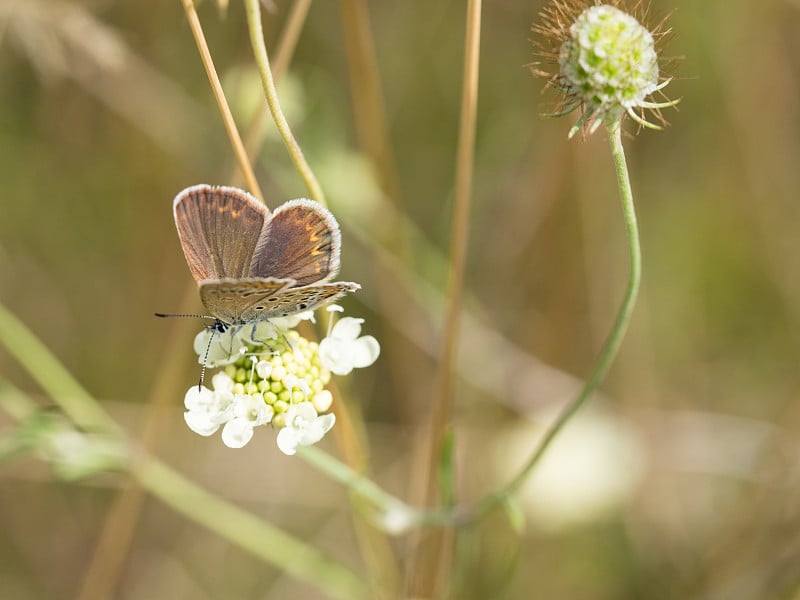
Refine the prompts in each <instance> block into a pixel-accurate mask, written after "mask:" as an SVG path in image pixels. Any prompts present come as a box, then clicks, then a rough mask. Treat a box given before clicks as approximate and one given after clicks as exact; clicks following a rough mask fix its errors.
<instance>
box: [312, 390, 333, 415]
mask: <svg viewBox="0 0 800 600" xmlns="http://www.w3.org/2000/svg"><path fill="white" fill-rule="evenodd" d="M311 404H313V405H314V408H315V409H316V410H317V412H319V413H324V412H325V411H327V410H328V409H329V408H330V407H331V404H333V394H331V392H330V390H320V391H319V392H317V393H316V394H314V397H313V398H312V399H311Z"/></svg>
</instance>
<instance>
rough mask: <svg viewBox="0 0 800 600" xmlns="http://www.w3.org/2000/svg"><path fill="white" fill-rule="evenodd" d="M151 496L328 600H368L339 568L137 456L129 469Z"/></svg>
mask: <svg viewBox="0 0 800 600" xmlns="http://www.w3.org/2000/svg"><path fill="white" fill-rule="evenodd" d="M133 474H134V476H135V477H136V478H137V480H138V481H139V482H140V483H141V484H142V485H143V486H144V487H145V488H146V489H147V490H148V491H149V492H150V493H151V494H153V495H154V496H156V497H158V498H160V499H161V500H162V501H163V502H164V503H165V504H167V505H169V506H171V507H172V508H174V509H175V510H176V511H177V512H179V513H181V514H183V515H184V516H186V517H188V518H189V519H191V520H193V521H195V522H197V523H199V524H200V525H202V526H203V527H206V528H207V529H209V530H211V531H213V532H215V533H217V534H219V535H220V536H221V537H223V538H225V539H227V540H230V541H231V542H232V543H235V544H236V545H237V546H239V547H240V548H243V549H245V550H247V551H248V552H250V553H252V554H253V555H255V556H257V557H258V558H260V559H262V560H263V561H264V562H267V563H271V564H273V565H276V566H277V567H279V568H280V569H281V570H283V571H285V572H286V573H288V574H290V575H292V576H294V577H296V578H297V579H299V580H302V581H305V582H307V583H310V584H311V585H313V586H314V587H315V588H317V589H319V590H324V592H325V593H326V594H327V595H330V596H332V597H334V598H343V599H350V598H369V597H371V595H370V589H369V586H368V584H367V583H366V582H365V581H363V580H362V579H361V578H360V577H358V576H357V575H356V574H355V573H353V572H352V571H350V570H349V569H348V568H347V567H345V566H344V565H343V564H340V563H338V562H336V561H334V560H333V559H331V558H329V557H327V556H325V555H323V554H322V553H320V552H319V551H318V550H316V549H314V548H313V547H311V546H309V545H307V544H304V543H302V542H300V541H298V540H296V539H295V538H293V537H291V536H289V535H288V534H286V533H284V532H283V531H281V530H280V529H278V528H277V527H273V526H272V525H270V524H269V523H267V522H265V521H263V520H261V519H259V518H257V517H255V516H254V515H252V514H250V513H248V512H247V511H245V510H242V509H241V508H239V507H237V506H235V505H233V504H231V503H229V502H226V501H225V500H222V499H221V498H218V497H217V496H214V495H213V494H211V493H209V492H207V491H205V490H204V489H202V488H201V487H199V486H197V485H195V484H194V483H192V482H191V481H189V480H188V479H185V478H184V477H183V476H182V475H180V474H179V473H177V472H176V471H174V470H172V469H171V468H170V467H168V466H167V465H165V464H164V463H162V462H160V461H157V460H155V459H151V458H147V457H145V458H143V459H142V460H141V461H140V462H139V463H138V464H137V465H135V467H134V469H133Z"/></svg>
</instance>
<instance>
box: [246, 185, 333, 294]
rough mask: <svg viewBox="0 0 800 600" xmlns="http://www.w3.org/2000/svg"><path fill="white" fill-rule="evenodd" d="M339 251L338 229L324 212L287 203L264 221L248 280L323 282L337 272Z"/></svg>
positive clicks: (311, 204)
mask: <svg viewBox="0 0 800 600" xmlns="http://www.w3.org/2000/svg"><path fill="white" fill-rule="evenodd" d="M340 247H341V234H340V233H339V225H338V224H337V223H336V220H335V219H334V218H333V215H332V214H331V213H330V212H329V211H328V210H327V209H326V208H324V207H322V206H320V204H318V203H317V202H313V201H311V200H302V199H301V200H291V201H289V202H286V203H285V204H282V205H281V206H279V207H278V208H277V209H275V212H274V213H272V215H271V216H270V218H269V219H268V220H267V223H266V225H265V227H264V237H263V240H262V243H261V244H260V245H259V248H258V249H257V250H256V255H255V257H254V259H253V266H252V268H251V270H250V276H251V277H277V278H292V279H294V280H295V281H296V282H297V284H296V285H297V286H303V285H308V284H312V283H317V282H321V281H327V280H329V279H331V278H332V277H333V276H334V275H336V273H337V272H338V270H339V251H340Z"/></svg>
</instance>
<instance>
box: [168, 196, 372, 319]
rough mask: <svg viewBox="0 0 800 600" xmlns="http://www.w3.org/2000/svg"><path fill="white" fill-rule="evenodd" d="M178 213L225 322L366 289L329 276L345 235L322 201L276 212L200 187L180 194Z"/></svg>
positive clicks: (207, 300)
mask: <svg viewBox="0 0 800 600" xmlns="http://www.w3.org/2000/svg"><path fill="white" fill-rule="evenodd" d="M173 212H174V215H175V226H176V227H177V229H178V237H179V238H180V242H181V247H182V248H183V254H184V255H185V256H186V262H187V263H188V265H189V270H190V271H191V273H192V276H193V277H194V279H195V281H196V282H197V285H198V289H199V291H200V300H201V302H202V303H203V305H204V306H205V307H206V308H207V309H208V311H209V312H210V313H211V315H212V316H213V317H214V318H215V319H217V320H218V323H219V324H221V325H223V326H238V325H245V324H248V323H256V322H258V321H265V320H268V319H272V318H275V317H286V316H289V315H293V314H296V313H299V312H303V311H307V310H313V309H315V308H318V307H320V306H322V305H323V304H326V303H327V302H330V301H333V300H336V299H337V298H340V297H342V296H344V295H345V294H346V293H347V292H354V291H356V290H357V289H359V288H360V287H361V286H360V285H359V284H357V283H353V282H347V281H337V282H331V281H330V280H331V279H333V277H335V276H336V273H337V272H338V271H339V253H340V251H341V234H340V232H339V225H338V223H337V222H336V219H335V218H334V217H333V215H332V214H331V212H330V211H329V210H327V209H326V208H324V207H323V206H321V205H320V204H319V203H317V202H313V201H311V200H305V199H299V200H290V201H289V202H286V203H285V204H282V205H281V206H279V207H278V208H276V209H275V211H274V212H270V211H269V209H268V208H267V207H266V206H265V205H264V204H263V203H261V202H259V201H258V200H257V199H256V198H254V197H253V196H251V195H250V194H248V193H247V192H245V191H244V190H240V189H238V188H234V187H221V186H220V187H214V186H210V185H195V186H192V187H189V188H186V189H185V190H183V191H181V192H180V193H179V194H178V195H177V196H176V197H175V201H174V203H173Z"/></svg>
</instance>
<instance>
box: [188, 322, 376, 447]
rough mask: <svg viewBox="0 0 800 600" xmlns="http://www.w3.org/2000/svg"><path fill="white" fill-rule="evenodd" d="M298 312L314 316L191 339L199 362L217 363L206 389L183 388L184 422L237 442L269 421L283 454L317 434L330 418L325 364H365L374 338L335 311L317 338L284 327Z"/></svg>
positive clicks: (340, 368)
mask: <svg viewBox="0 0 800 600" xmlns="http://www.w3.org/2000/svg"><path fill="white" fill-rule="evenodd" d="M337 308H338V307H337ZM334 310H336V309H334ZM302 319H307V320H313V313H311V312H309V313H302V314H300V315H293V316H292V317H288V318H285V319H271V320H270V321H263V322H258V323H255V324H253V325H244V326H240V327H231V328H229V329H227V330H225V331H222V332H221V331H219V329H213V330H211V329H205V330H203V331H201V332H200V333H199V334H198V335H197V337H196V338H195V343H194V347H195V351H196V352H197V354H198V357H199V360H200V362H202V363H204V364H205V365H207V366H209V367H215V366H220V367H223V368H222V370H221V371H219V372H218V373H216V374H215V375H214V376H213V377H212V378H211V382H212V387H213V389H208V388H206V387H204V386H202V385H201V386H192V387H191V388H190V389H189V390H188V391H187V392H186V396H185V398H184V404H185V406H186V412H185V413H184V419H185V420H186V424H187V425H188V426H189V428H190V429H191V430H192V431H194V432H195V433H198V434H200V435H204V436H210V435H213V434H214V433H216V432H217V431H218V430H219V429H220V428H221V429H222V441H223V443H224V444H225V445H226V446H228V447H230V448H241V447H243V446H245V445H246V444H247V443H248V442H249V441H250V440H251V439H252V438H253V434H254V432H255V429H256V428H257V427H260V426H262V425H271V426H273V427H275V428H277V429H279V432H278V440H277V441H278V447H279V448H280V449H281V450H282V451H283V452H285V453H286V454H294V453H295V452H296V449H297V446H307V445H309V444H315V443H316V442H318V441H319V440H321V439H322V437H323V436H324V435H325V434H326V433H327V432H328V431H329V430H330V428H331V427H333V424H334V422H335V420H336V419H335V417H334V416H333V414H330V413H329V411H330V410H331V406H332V404H333V395H332V394H331V392H330V391H328V390H326V389H325V386H326V385H327V384H328V382H329V381H330V378H331V371H333V372H336V373H337V374H347V373H349V372H350V371H351V370H352V369H353V368H355V367H366V366H369V365H370V364H372V363H373V362H375V359H376V358H377V357H378V354H379V352H380V346H379V345H378V342H377V340H375V338H373V337H372V336H361V337H359V334H360V333H361V323H363V322H364V320H363V319H352V318H348V317H345V318H342V319H340V320H339V322H338V323H337V324H336V327H334V328H333V330H332V332H331V333H330V335H329V336H328V338H326V339H325V340H323V341H322V343H321V344H317V343H315V342H311V341H309V340H307V339H305V338H304V337H302V336H301V335H300V334H299V333H298V332H297V331H295V330H293V329H289V328H290V327H294V326H296V325H297V324H298V322H299V321H300V320H302Z"/></svg>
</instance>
